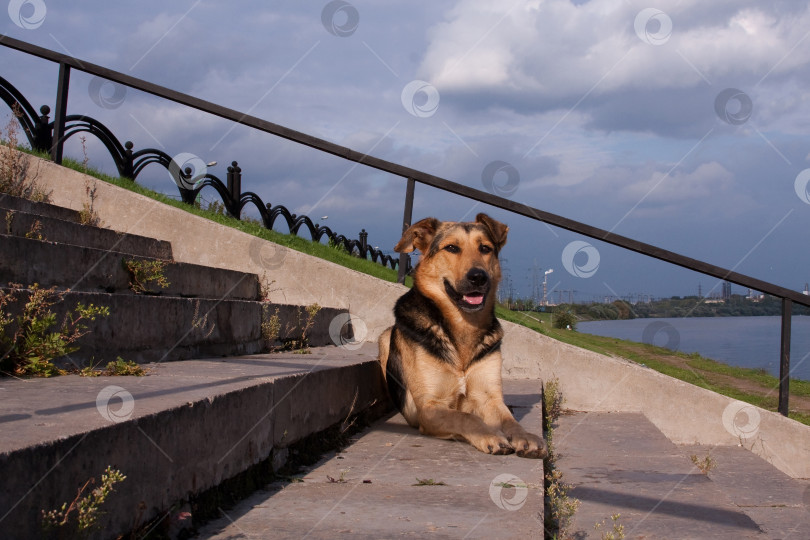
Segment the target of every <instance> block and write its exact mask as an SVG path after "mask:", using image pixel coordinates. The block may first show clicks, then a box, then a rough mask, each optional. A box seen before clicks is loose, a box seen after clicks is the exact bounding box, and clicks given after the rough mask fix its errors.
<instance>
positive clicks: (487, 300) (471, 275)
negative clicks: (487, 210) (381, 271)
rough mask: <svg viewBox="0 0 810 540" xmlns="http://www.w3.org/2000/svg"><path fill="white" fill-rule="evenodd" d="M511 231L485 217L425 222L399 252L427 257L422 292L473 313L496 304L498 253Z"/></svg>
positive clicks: (420, 272)
mask: <svg viewBox="0 0 810 540" xmlns="http://www.w3.org/2000/svg"><path fill="white" fill-rule="evenodd" d="M508 231H509V227H507V226H506V225H504V224H503V223H500V222H498V221H495V220H494V219H492V218H491V217H489V216H487V215H486V214H478V215H477V216H476V217H475V221H473V222H464V223H461V222H449V221H448V222H442V221H439V220H438V219H435V218H425V219H423V220H422V221H419V222H418V223H415V224H414V225H412V226H411V227H410V228H408V230H406V231H405V232H404V233H403V235H402V239H400V241H399V242H398V243H397V245H396V247H395V248H394V249H395V250H396V251H398V252H400V253H410V252H411V251H413V250H414V249H418V250H419V251H420V252H421V253H422V258H421V259H420V261H419V264H418V265H417V266H416V269H415V270H414V283H415V285H416V286H417V287H418V288H419V290H420V291H421V292H422V293H423V294H425V295H426V296H428V297H429V298H431V299H433V300H434V301H436V302H437V303H438V304H440V305H443V304H445V305H446V304H447V303H448V301H449V302H450V303H452V304H453V305H455V306H456V307H458V309H460V310H461V311H464V312H467V313H474V312H477V311H481V310H483V309H484V308H485V307H486V306H491V305H492V303H493V299H494V296H495V290H496V289H497V287H498V282H499V281H500V279H501V267H500V264H499V262H498V253H499V252H500V250H501V248H502V247H503V246H504V244H506V233H507V232H508Z"/></svg>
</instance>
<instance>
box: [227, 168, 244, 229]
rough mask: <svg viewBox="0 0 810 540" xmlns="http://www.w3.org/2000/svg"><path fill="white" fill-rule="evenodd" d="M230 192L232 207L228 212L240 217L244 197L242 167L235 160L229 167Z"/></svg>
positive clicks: (237, 217)
mask: <svg viewBox="0 0 810 540" xmlns="http://www.w3.org/2000/svg"><path fill="white" fill-rule="evenodd" d="M228 193H230V194H231V207H230V208H228V212H229V213H230V214H231V216H233V217H235V218H236V219H239V214H241V210H242V209H241V208H240V207H239V203H240V202H241V199H242V168H241V167H239V164H238V163H236V162H235V161H234V162H233V163H231V166H230V167H228Z"/></svg>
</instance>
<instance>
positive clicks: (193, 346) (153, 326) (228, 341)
mask: <svg viewBox="0 0 810 540" xmlns="http://www.w3.org/2000/svg"><path fill="white" fill-rule="evenodd" d="M79 303H83V304H84V305H89V304H93V305H95V306H106V307H108V308H109V310H110V314H109V316H107V317H98V318H96V320H95V321H94V322H93V323H90V324H91V325H92V326H91V329H92V331H91V332H89V333H88V334H86V335H84V336H83V337H81V338H79V340H78V341H77V342H76V345H77V346H78V347H79V350H78V351H76V352H74V353H71V354H70V355H69V359H72V361H73V362H74V363H76V364H77V366H78V367H83V366H84V365H86V364H87V363H88V362H91V361H92V362H94V363H102V364H101V365H106V363H107V362H110V361H113V360H115V359H116V357H117V356H119V355H120V356H121V357H123V358H124V360H132V361H134V362H138V363H144V362H158V361H159V362H165V361H174V360H183V359H187V358H199V357H201V356H205V355H210V356H218V355H233V354H252V353H256V352H259V351H261V350H262V348H263V347H264V345H265V344H264V341H263V340H262V338H261V329H260V326H261V312H262V304H261V303H260V302H253V301H247V300H227V299H225V300H222V299H209V298H202V299H192V298H179V297H171V296H143V295H128V294H109V293H91V292H74V291H68V292H67V293H65V295H64V300H63V301H62V302H60V303H57V304H55V305H54V306H52V307H51V311H52V312H53V313H54V314H55V315H56V317H57V319H56V320H57V321H60V322H61V321H62V320H64V317H65V314H66V313H67V312H68V311H72V310H74V309H75V308H76V306H77V305H78V304H79ZM20 309H22V303H21V302H18V303H17V304H15V305H13V306H11V308H10V309H9V311H10V313H11V314H16V313H18V312H19V310H20ZM327 343H331V340H330V339H329V337H328V335H327V336H325V340H321V341H320V343H319V344H321V345H324V344H327Z"/></svg>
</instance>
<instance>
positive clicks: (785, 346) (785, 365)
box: [778, 298, 793, 416]
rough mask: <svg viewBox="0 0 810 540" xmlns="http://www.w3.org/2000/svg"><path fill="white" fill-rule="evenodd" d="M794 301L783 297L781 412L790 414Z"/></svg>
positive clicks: (780, 371) (780, 363)
mask: <svg viewBox="0 0 810 540" xmlns="http://www.w3.org/2000/svg"><path fill="white" fill-rule="evenodd" d="M792 312H793V301H792V300H790V299H789V298H782V345H781V352H780V355H779V409H778V410H779V412H780V413H781V414H782V415H783V416H787V415H788V399H789V397H790V323H791V316H792V314H793V313H792Z"/></svg>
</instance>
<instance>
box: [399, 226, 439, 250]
mask: <svg viewBox="0 0 810 540" xmlns="http://www.w3.org/2000/svg"><path fill="white" fill-rule="evenodd" d="M439 225H441V221H439V220H438V219H436V218H425V219H423V220H421V221H419V222H417V223H414V224H413V225H411V226H410V227H408V230H406V231H405V232H404V233H402V238H400V240H399V242H397V245H396V246H394V251H396V252H397V253H410V252H411V251H413V250H414V249H418V250H419V251H421V252H422V253H427V250H428V247H430V243H431V242H432V241H433V236H434V235H435V234H436V230H437V229H438V228H439Z"/></svg>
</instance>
